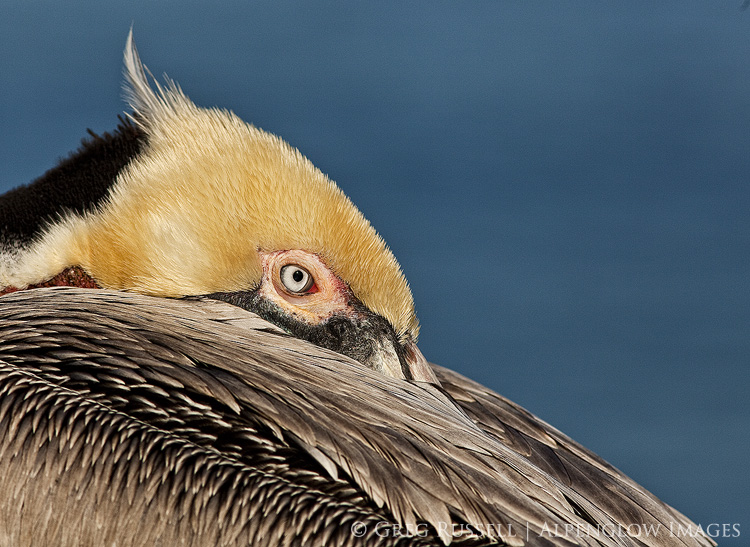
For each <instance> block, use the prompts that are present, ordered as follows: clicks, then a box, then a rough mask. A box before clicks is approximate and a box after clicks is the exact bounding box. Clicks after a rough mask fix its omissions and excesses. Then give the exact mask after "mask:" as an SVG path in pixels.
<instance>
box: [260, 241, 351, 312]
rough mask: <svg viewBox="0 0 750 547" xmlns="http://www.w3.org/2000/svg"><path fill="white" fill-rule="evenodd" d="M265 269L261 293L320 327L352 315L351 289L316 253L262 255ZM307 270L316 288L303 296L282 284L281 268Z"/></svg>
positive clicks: (261, 252)
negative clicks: (339, 315) (334, 317)
mask: <svg viewBox="0 0 750 547" xmlns="http://www.w3.org/2000/svg"><path fill="white" fill-rule="evenodd" d="M259 255H260V261H261V265H262V266H263V279H262V281H261V286H260V289H259V292H260V294H261V295H262V296H264V297H266V298H267V299H269V300H271V301H273V302H275V303H276V304H277V305H278V306H279V307H280V308H282V309H284V310H286V311H287V312H289V313H291V314H293V315H295V316H297V317H299V318H301V319H303V320H305V321H307V322H308V323H311V324H317V323H320V322H321V321H323V320H324V319H326V318H328V317H330V316H331V315H333V314H335V313H344V314H346V315H352V314H354V313H355V311H354V310H353V309H352V308H351V306H350V305H349V298H348V296H349V294H350V290H349V287H348V286H347V285H346V283H344V281H343V280H342V279H341V278H339V277H338V276H337V275H336V274H335V273H333V272H332V271H331V270H330V269H329V268H328V266H327V265H326V264H325V263H324V262H323V261H322V260H321V258H320V257H319V256H318V255H316V254H315V253H309V252H307V251H302V250H298V249H294V250H288V251H274V252H271V253H267V252H264V251H260V252H259ZM291 264H293V265H297V266H299V267H301V268H304V269H305V270H306V271H307V272H308V273H309V274H310V275H311V276H312V278H313V280H314V281H313V286H312V287H311V288H310V289H309V290H308V291H307V292H305V293H303V294H292V293H290V292H289V291H288V290H287V289H286V288H285V287H284V285H283V283H282V282H281V277H280V272H281V268H283V267H284V266H287V265H291Z"/></svg>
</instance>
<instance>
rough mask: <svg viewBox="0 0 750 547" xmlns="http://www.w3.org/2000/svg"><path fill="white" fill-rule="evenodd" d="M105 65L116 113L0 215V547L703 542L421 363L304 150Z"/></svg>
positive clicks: (615, 478) (380, 251)
mask: <svg viewBox="0 0 750 547" xmlns="http://www.w3.org/2000/svg"><path fill="white" fill-rule="evenodd" d="M125 65H126V75H127V79H128V82H129V87H128V89H129V97H130V102H131V105H132V107H133V109H134V110H133V113H132V115H131V117H130V119H129V120H126V121H123V122H122V123H121V125H120V126H119V128H118V129H117V131H116V132H115V133H114V134H112V135H109V134H105V135H103V136H93V137H92V139H90V140H89V141H88V142H86V143H85V144H84V146H83V147H82V148H81V149H80V150H79V151H78V152H77V153H76V154H75V155H73V156H71V157H70V158H69V159H67V160H65V161H63V162H62V163H61V164H60V165H58V166H57V167H56V168H54V169H53V170H51V171H49V172H48V173H46V174H45V175H44V176H43V177H42V178H40V179H38V180H37V181H35V182H34V183H33V184H31V185H30V186H27V187H23V188H19V189H16V190H14V191H11V192H9V193H8V194H6V195H5V196H3V198H2V200H0V238H1V241H2V255H0V292H1V293H2V294H3V296H2V297H0V468H1V470H0V544H1V545H14V546H26V545H29V546H30V545H71V546H72V545H113V546H114V545H116V546H118V547H120V546H131V545H132V546H136V545H268V546H271V545H273V546H276V545H305V546H307V545H309V546H318V545H448V544H452V545H517V546H520V545H607V546H609V545H612V546H614V545H634V546H635V545H654V546H657V545H660V546H661V545H673V546H679V545H691V546H699V545H703V546H707V545H712V544H713V542H712V541H711V540H710V539H709V538H708V537H707V536H706V535H704V534H703V532H702V530H701V529H700V527H698V526H696V525H695V524H693V523H691V522H690V521H689V520H688V519H687V518H685V517H684V516H683V515H681V514H680V513H678V512H677V511H675V510H674V509H672V508H671V507H669V506H667V505H665V504H664V503H662V502H661V501H659V500H658V499H656V498H655V497H654V496H653V495H652V494H650V493H649V492H647V491H645V490H644V489H643V488H642V487H640V486H639V485H637V484H636V483H634V482H633V481H632V480H630V479H629V478H627V477H626V476H624V475H623V474H622V473H620V472H619V471H618V470H616V469H614V468H613V467H612V466H610V465H609V464H607V463H606V462H604V461H603V460H601V459H600V458H598V457H597V456H596V455H594V454H592V453H591V452H589V451H588V450H586V449H585V448H583V447H581V446H580V445H578V444H577V443H575V442H574V441H572V440H571V439H569V438H568V437H566V436H565V435H563V434H562V433H560V432H559V431H557V430H556V429H554V428H553V427H552V426H550V425H548V424H546V423H544V422H543V421H541V420H539V419H537V418H536V417H534V416H532V415H531V414H529V413H528V412H526V411H525V410H523V409H522V408H520V407H519V406H517V405H515V404H513V403H512V402H510V401H508V400H507V399H504V398H503V397H501V396H500V395H498V394H496V393H494V392H492V391H490V390H488V389H486V388H484V387H482V386H480V385H478V384H476V383H474V382H472V381H470V380H468V379H466V378H464V377H462V376H460V375H458V374H456V373H454V372H451V371H449V370H447V369H444V368H441V367H438V366H435V365H431V364H428V363H427V361H426V360H425V359H424V357H423V356H422V354H421V353H420V352H419V349H418V348H417V345H416V339H417V334H418V323H417V319H416V315H415V313H414V306H413V300H412V297H411V293H410V290H409V287H408V285H407V283H406V280H405V279H404V276H403V275H402V273H401V270H400V268H399V266H398V263H397V262H396V260H395V258H394V257H393V255H392V253H391V252H390V250H389V249H388V248H387V246H386V245H385V243H384V242H383V240H382V239H381V238H380V237H379V236H378V234H377V233H376V232H375V231H374V229H373V228H372V227H371V226H370V224H369V223H368V222H367V220H366V219H365V218H364V217H363V216H362V215H361V213H360V212H359V211H358V210H357V209H356V208H355V206H354V205H353V204H352V203H351V202H350V201H349V200H348V199H347V198H346V196H344V195H343V193H342V192H341V191H340V190H339V189H338V187H337V186H336V185H335V184H334V183H333V182H331V181H330V180H329V179H328V178H327V177H325V176H324V175H323V174H322V173H321V172H320V171H318V170H317V169H315V168H314V167H313V166H312V164H311V163H310V162H309V161H307V160H306V159H305V158H304V157H303V156H302V155H301V154H299V152H297V151H296V150H294V149H293V148H291V147H290V146H288V145H287V144H285V143H284V142H283V141H281V140H280V139H278V138H276V137H274V136H272V135H270V134H268V133H265V132H263V131H261V130H259V129H256V128H254V127H252V126H250V125H248V124H246V123H244V122H243V121H241V120H240V119H238V118H237V117H236V116H234V115H233V114H231V113H230V112H226V111H220V110H215V109H203V108H199V107H197V106H195V105H194V104H193V103H192V102H190V101H189V100H188V99H187V98H186V97H185V95H184V94H183V93H182V91H181V90H180V89H179V88H178V87H177V86H176V85H174V84H173V83H168V85H167V86H165V87H162V86H160V85H159V84H158V83H157V82H154V83H153V85H154V86H155V87H156V89H155V90H154V89H153V88H152V86H151V85H150V83H149V80H148V77H147V75H146V71H145V70H144V68H143V66H142V65H141V62H140V60H139V58H138V55H137V53H136V50H135V47H134V45H133V43H132V36H131V37H129V39H128V45H127V47H126V50H125ZM28 289H33V290H28Z"/></svg>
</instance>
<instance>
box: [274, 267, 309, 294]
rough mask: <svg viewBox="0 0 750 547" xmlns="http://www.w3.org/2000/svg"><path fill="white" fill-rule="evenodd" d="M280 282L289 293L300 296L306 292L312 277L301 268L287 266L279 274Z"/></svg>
mask: <svg viewBox="0 0 750 547" xmlns="http://www.w3.org/2000/svg"><path fill="white" fill-rule="evenodd" d="M279 277H281V282H282V283H283V284H284V287H286V290H288V291H289V292H291V293H295V294H300V293H304V292H307V291H308V290H309V289H310V287H312V284H313V277H312V276H311V275H310V273H309V272H308V271H307V270H306V269H304V268H303V267H302V266H297V265H296V264H288V265H286V266H284V267H283V268H281V271H280V272H279Z"/></svg>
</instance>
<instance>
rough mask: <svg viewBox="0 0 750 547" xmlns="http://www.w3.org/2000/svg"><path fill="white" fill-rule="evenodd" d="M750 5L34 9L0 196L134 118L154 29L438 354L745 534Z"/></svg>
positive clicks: (166, 54) (155, 52) (673, 499)
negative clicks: (350, 241) (309, 188)
mask: <svg viewBox="0 0 750 547" xmlns="http://www.w3.org/2000/svg"><path fill="white" fill-rule="evenodd" d="M740 6H741V3H740V2H728V1H719V2H712V3H703V2H662V3H658V4H657V5H654V4H653V3H649V2H629V3H626V4H618V3H585V2H571V3H565V4H564V5H559V4H557V3H552V2H544V3H535V4H534V5H530V3H521V2H472V3H467V2H462V3H451V2H434V1H430V2H426V1H421V2H413V3H408V4H407V3H399V2H378V3H369V4H365V3H361V4H352V3H344V2H326V3H315V2H313V3H309V2H276V3H273V4H271V3H255V2H224V3H222V4H221V5H220V6H209V4H207V3H202V2H179V3H178V2H174V1H168V0H164V1H161V2H145V1H142V2H133V3H130V5H128V6H125V5H124V4H123V3H119V2H111V1H107V2H103V1H97V2H94V1H87V2H78V3H76V4H75V5H74V6H65V5H63V4H62V3H57V2H26V3H21V2H20V1H19V2H16V3H12V4H10V5H9V6H8V5H5V6H4V8H3V12H4V13H3V17H1V18H0V46H1V47H2V52H3V55H2V56H0V79H1V80H0V84H1V85H0V123H1V124H2V131H0V140H1V141H2V143H1V146H0V188H1V189H3V190H4V189H7V188H10V187H12V186H15V185H17V184H20V183H24V182H27V181H30V180H31V179H33V178H34V177H36V176H39V175H40V174H42V173H43V172H44V171H45V170H46V169H48V168H49V167H51V166H52V165H53V164H54V163H55V161H56V160H57V158H59V157H61V156H65V155H66V154H67V153H68V152H69V151H71V150H73V149H74V148H75V147H76V146H77V145H78V142H79V140H80V139H81V138H82V137H83V136H85V129H86V128H87V127H90V128H92V129H94V130H95V131H105V130H110V129H113V128H114V126H115V125H116V115H117V114H118V113H120V112H121V111H122V110H123V109H124V105H123V103H122V101H121V89H120V85H121V51H122V48H123V46H124V41H125V36H126V34H127V31H128V28H129V27H130V25H131V24H133V25H134V27H135V35H136V41H137V43H138V46H139V49H140V51H141V54H142V57H143V58H144V61H145V62H146V64H147V65H149V66H150V68H151V69H152V70H153V71H154V73H156V74H159V73H161V72H163V71H166V72H168V73H169V75H170V76H172V77H173V78H174V79H176V80H177V81H179V82H180V83H181V85H182V87H183V88H184V89H185V91H186V92H187V93H188V95H190V96H191V98H193V99H194V100H195V101H196V102H197V103H198V104H202V105H205V106H210V105H218V106H221V107H226V108H231V109H233V110H234V111H235V112H237V113H238V114H239V115H240V116H241V117H243V118H244V119H246V120H248V121H252V122H253V123H255V124H256V125H258V126H260V127H263V128H264V129H267V130H269V131H271V132H273V133H276V134H279V135H281V136H283V137H284V138H285V139H286V140H288V141H289V142H291V143H292V144H293V145H295V146H297V147H299V148H300V149H301V150H302V152H303V153H305V154H306V155H307V156H308V157H309V158H310V159H311V160H312V161H313V162H314V163H315V164H316V165H318V166H319V167H320V168H321V169H322V170H323V171H324V172H326V173H328V174H329V175H330V176H331V177H332V178H333V179H334V180H336V181H338V182H339V184H340V185H341V186H342V187H343V188H344V190H345V191H346V192H347V194H349V195H350V196H351V197H352V199H353V200H354V202H355V203H357V204H358V206H359V207H360V208H361V209H362V210H363V212H364V213H365V215H366V216H367V217H368V218H370V220H371V221H372V222H373V224H374V225H375V226H376V228H377V229H378V230H379V231H380V232H381V233H382V234H383V235H384V237H385V238H386V240H387V241H388V242H389V244H390V245H391V247H392V248H393V250H394V252H395V253H396V255H397V256H398V258H399V260H400V261H401V263H402V265H403V267H404V270H405V272H406V274H407V277H408V278H409V280H410V282H411V285H412V288H413V291H414V293H415V298H416V301H417V306H418V310H419V315H420V318H421V321H422V325H423V328H422V337H421V341H420V347H421V348H422V351H423V352H424V353H425V355H426V356H427V357H428V359H430V360H433V361H435V362H438V363H440V364H443V365H446V366H449V367H452V368H455V369H457V370H459V371H461V372H463V373H464V374H467V375H468V376H471V377H472V378H474V379H477V380H479V381H481V382H482V383H484V384H486V385H488V386H490V387H492V388H494V389H496V390H497V391H499V392H501V393H503V394H504V395H506V396H508V397H510V398H512V399H514V400H516V401H518V402H520V403H521V404H523V405H525V406H526V407H527V408H529V410H531V411H532V412H534V413H536V414H538V415H540V416H541V417H542V418H544V419H545V420H547V421H549V422H551V423H552V424H553V425H555V426H557V427H558V428H560V429H562V430H563V431H565V432H566V433H568V434H569V435H571V436H572V437H574V438H575V439H577V440H578V441H580V442H582V443H583V444H585V445H586V446H588V447H589V448H591V449H593V450H595V451H596V452H598V453H600V454H601V455H602V456H603V457H605V458H606V459H608V460H609V461H611V462H612V463H613V464H614V465H616V466H617V467H619V468H621V469H622V470H623V471H625V472H626V473H628V474H629V475H631V476H632V477H633V478H635V479H636V480H637V481H639V482H640V483H642V484H643V485H644V486H646V487H647V488H648V489H650V490H652V491H653V492H654V493H656V494H657V495H658V496H660V497H661V498H662V499H664V500H665V501H667V502H668V503H670V504H672V505H674V506H676V507H677V508H678V509H680V510H681V511H683V512H685V513H686V514H688V515H689V516H690V517H691V518H693V519H694V520H696V521H697V522H699V523H701V524H703V525H708V524H711V523H739V524H740V526H741V527H740V530H742V531H745V530H747V527H748V526H750V522H749V521H748V515H750V501H749V499H750V496H748V492H749V491H750V475H749V473H748V471H747V465H746V459H747V457H746V454H747V452H748V449H750V433H749V432H748V431H749V428H748V423H749V421H750V405H749V404H748V402H747V391H748V386H750V367H748V364H749V359H748V355H750V351H748V350H750V347H749V345H750V343H749V342H748V336H747V333H748V330H749V327H750V296H749V295H750V286H748V276H749V274H750V260H749V258H748V251H749V250H750V241H749V240H750V220H749V219H748V211H749V210H750V189H749V188H748V175H750V155H749V154H748V153H747V140H748V134H749V133H750V131H749V130H750V106H748V105H749V104H750V102H749V101H750V99H749V98H750V32H749V31H750V12H745V11H742V10H741V9H740ZM747 533H749V534H750V530H748V531H747ZM719 539H720V540H721V544H722V545H740V544H741V540H742V538H719Z"/></svg>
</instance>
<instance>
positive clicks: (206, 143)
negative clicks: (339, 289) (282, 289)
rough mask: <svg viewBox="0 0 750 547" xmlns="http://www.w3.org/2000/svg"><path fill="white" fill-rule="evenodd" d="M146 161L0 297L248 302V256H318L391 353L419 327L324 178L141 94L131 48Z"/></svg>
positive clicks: (366, 227)
mask: <svg viewBox="0 0 750 547" xmlns="http://www.w3.org/2000/svg"><path fill="white" fill-rule="evenodd" d="M125 61H126V75H127V78H128V81H129V96H130V102H131V105H132V106H133V108H134V113H133V115H132V117H133V119H134V120H135V122H136V123H137V124H138V125H139V126H140V127H141V128H142V130H143V131H145V133H146V141H147V145H146V149H145V150H144V151H143V153H142V154H141V155H140V156H139V157H137V158H136V159H135V160H134V161H132V162H131V163H130V164H129V165H128V166H127V167H126V168H125V169H124V170H123V171H122V172H121V173H120V174H119V175H118V178H117V181H116V182H115V184H114V186H113V187H112V190H111V192H110V194H109V196H108V197H107V199H106V200H105V201H104V203H103V204H102V206H100V207H99V208H98V209H97V210H95V211H94V212H91V213H89V214H86V215H73V214H72V215H68V216H67V217H66V218H64V219H63V220H61V221H60V222H59V223H56V224H55V225H54V226H52V227H51V228H50V229H48V230H47V232H46V234H45V235H44V236H43V238H42V239H41V240H39V241H37V242H36V244H35V245H33V246H32V247H31V248H30V249H29V250H28V251H26V252H25V253H24V254H23V255H22V256H20V257H17V258H16V262H15V264H16V265H15V266H14V269H13V270H12V271H7V270H6V272H5V274H4V277H5V279H3V282H4V283H5V284H6V285H15V286H20V285H26V284H29V283H36V282H40V281H43V280H45V279H48V278H50V277H52V276H54V275H56V274H57V273H59V272H60V271H61V270H63V269H64V268H66V267H69V266H74V265H79V266H81V267H83V268H84V269H85V270H86V271H87V272H88V273H89V274H90V275H92V277H93V278H94V279H96V280H97V282H98V283H99V284H100V285H101V286H102V287H103V288H109V289H119V290H129V291H134V292H139V293H144V294H148V295H154V296H184V295H198V294H208V293H213V292H219V291H223V292H233V291H239V290H248V289H249V288H251V287H253V286H256V285H257V284H258V282H259V280H260V278H261V273H262V272H261V267H260V262H259V258H258V252H259V251H266V252H273V251H277V250H287V249H303V250H306V251H308V252H311V253H315V254H317V255H319V256H320V257H321V258H323V260H325V262H326V263H327V264H328V266H329V267H330V268H331V269H332V270H333V271H334V272H335V273H336V274H337V275H339V276H340V277H341V278H342V279H343V280H345V281H346V282H347V283H348V285H349V286H350V287H351V289H352V291H353V292H354V294H355V295H356V296H357V297H358V298H359V299H360V300H361V301H362V303H363V304H364V305H365V306H367V307H368V308H369V309H370V310H372V311H373V312H375V313H378V314H380V315H382V316H383V317H385V318H386V319H387V320H388V321H389V322H390V323H391V325H392V326H393V327H394V329H395V331H396V332H397V334H398V336H399V338H400V339H401V340H402V341H405V340H406V339H412V340H415V339H416V337H417V334H418V328H419V327H418V322H417V319H416V315H415V312H414V303H413V298H412V295H411V291H410V290H409V286H408V283H407V282H406V279H405V278H404V275H403V273H402V272H401V269H400V267H399V264H398V262H397V261H396V259H395V257H394V256H393V254H392V253H391V251H390V250H389V249H388V247H387V245H386V244H385V242H384V241H383V239H382V238H381V237H380V236H379V235H378V233H377V232H376V231H375V230H374V228H373V227H372V226H371V225H370V223H369V222H368V221H367V219H365V217H364V216H363V215H362V213H361V212H360V211H359V210H358V209H357V208H356V207H355V206H354V205H353V204H352V202H351V201H350V200H349V199H348V198H347V197H346V196H345V195H344V193H343V192H342V191H341V190H340V189H339V188H338V186H336V184H335V183H334V182H332V181H331V180H330V179H329V178H328V177H327V176H326V175H324V174H323V173H322V172H321V171H320V170H318V169H317V168H316V167H315V166H313V164H312V163H311V162H310V161H309V160H308V159H306V158H305V157H304V156H303V155H302V154H301V153H300V152H299V151H298V150H296V149H294V148H292V147H291V146H289V145H288V144H287V143H285V142H284V141H283V140H281V139H280V138H278V137H276V136H274V135H271V134H270V133H267V132H265V131H262V130H260V129H258V128H256V127H254V126H252V125H249V124H247V123H245V122H244V121H242V120H241V119H240V118H238V117H237V116H236V115H234V114H233V113H231V112H228V111H226V110H219V109H206V108H200V107H198V106H196V105H195V104H193V103H192V102H191V101H190V100H189V99H188V98H187V97H186V96H185V95H184V94H183V93H182V91H181V90H180V89H179V88H178V87H177V86H176V85H174V84H172V83H170V84H169V85H168V86H167V87H161V86H159V84H158V83H156V91H154V90H153V89H152V88H151V86H150V85H149V81H148V79H147V76H146V73H145V71H144V69H143V66H142V65H141V62H140V59H139V58H138V54H137V52H136V50H135V46H134V44H133V41H132V36H130V37H129V38H128V44H127V47H126V51H125Z"/></svg>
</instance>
